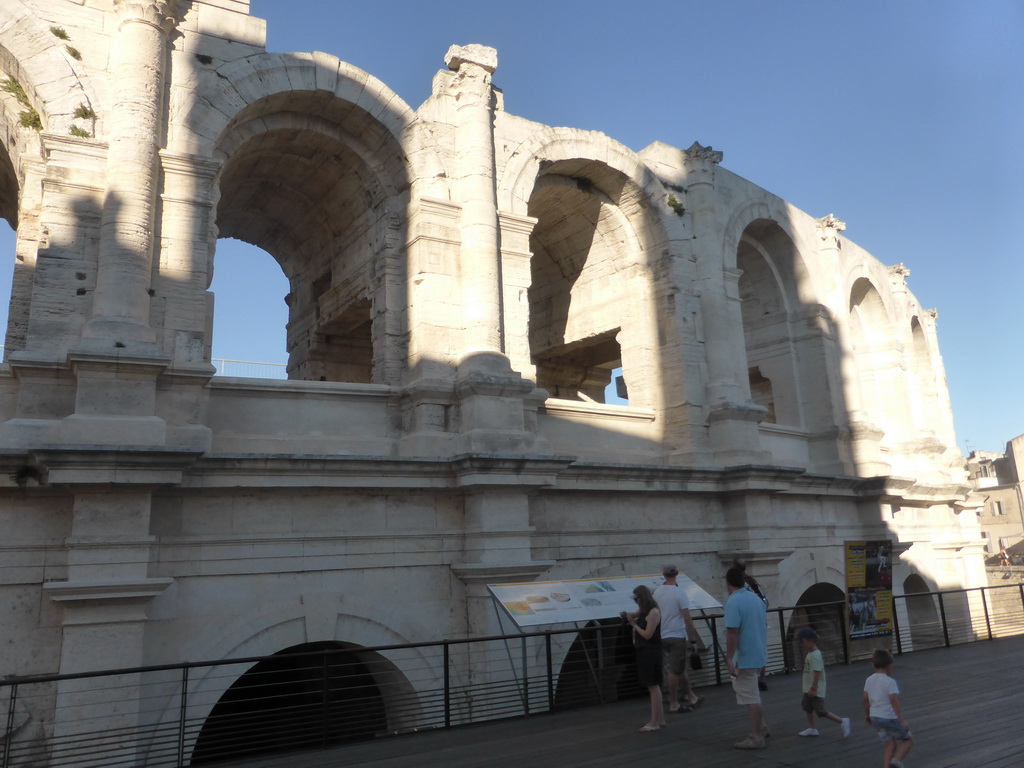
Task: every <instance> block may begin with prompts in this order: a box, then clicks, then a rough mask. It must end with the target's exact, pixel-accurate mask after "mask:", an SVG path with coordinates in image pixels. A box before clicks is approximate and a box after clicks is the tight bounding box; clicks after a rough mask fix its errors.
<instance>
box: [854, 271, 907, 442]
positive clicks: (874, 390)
mask: <svg viewBox="0 0 1024 768" xmlns="http://www.w3.org/2000/svg"><path fill="white" fill-rule="evenodd" d="M850 331H851V336H852V342H853V357H854V360H855V361H856V366H857V373H858V376H859V380H860V391H861V406H862V408H863V409H864V411H865V412H866V413H867V415H868V418H869V420H870V421H871V422H872V423H873V424H875V425H876V426H877V427H879V428H881V429H882V430H883V431H884V433H885V434H884V436H883V443H884V445H886V446H892V445H894V444H895V443H897V442H899V441H900V440H901V439H903V434H902V432H903V431H902V430H901V427H902V426H903V425H904V424H905V423H906V421H907V414H909V413H910V412H911V411H910V403H909V402H908V400H907V396H906V390H907V387H906V381H905V380H901V378H900V377H901V376H902V375H903V369H904V367H905V364H904V361H903V359H902V357H903V355H902V349H900V347H899V345H898V344H897V343H896V342H895V340H894V339H893V337H892V329H891V326H890V319H889V313H888V312H887V311H886V308H885V304H884V303H883V302H882V298H881V296H879V294H878V291H877V290H876V289H875V287H874V285H872V284H871V281H869V280H868V279H867V278H863V277H862V278H859V279H858V280H857V281H856V282H855V283H854V284H853V288H852V290H851V292H850Z"/></svg>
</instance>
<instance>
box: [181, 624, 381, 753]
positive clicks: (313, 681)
mask: <svg viewBox="0 0 1024 768" xmlns="http://www.w3.org/2000/svg"><path fill="white" fill-rule="evenodd" d="M386 728H387V712H386V707H385V703H384V695H383V693H382V691H381V688H380V687H379V685H378V682H377V679H376V678H375V676H374V674H373V671H372V670H371V664H370V660H369V659H366V658H364V654H361V653H360V652H359V651H358V650H356V649H354V648H351V647H347V646H344V645H343V644H341V643H336V642H321V643H307V644H304V645H297V646H293V647H291V648H286V649H285V650H283V651H281V652H279V653H277V654H275V655H274V656H272V657H270V658H267V659H264V660H263V661H261V662H258V663H257V664H256V665H255V666H254V667H252V668H251V669H250V670H249V671H248V672H246V673H245V674H243V675H242V676H241V677H239V678H238V680H236V681H235V683H234V684H233V685H232V686H231V687H230V688H228V690H227V691H225V692H224V695H223V696H221V698H220V700H219V701H218V702H217V704H216V705H215V706H214V708H213V710H212V711H211V712H210V715H209V716H208V717H207V718H206V721H205V722H204V723H203V727H202V730H201V731H200V732H199V736H198V738H197V739H196V744H195V748H194V749H193V752H192V763H191V764H192V765H203V764H207V763H214V762H218V761H221V760H228V759H237V758H239V757H243V756H247V755H265V754H273V753H275V752H285V751H292V750H296V749H303V748H310V747H322V746H328V745H330V744H340V743H344V742H350V741H361V740H365V739H372V738H374V736H375V734H377V733H378V732H380V731H383V730H385V729H386Z"/></svg>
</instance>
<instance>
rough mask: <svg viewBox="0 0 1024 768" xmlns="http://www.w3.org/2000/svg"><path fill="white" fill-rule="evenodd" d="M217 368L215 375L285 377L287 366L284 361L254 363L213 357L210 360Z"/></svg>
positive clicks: (252, 377) (250, 377) (244, 377)
mask: <svg viewBox="0 0 1024 768" xmlns="http://www.w3.org/2000/svg"><path fill="white" fill-rule="evenodd" d="M210 362H211V363H213V366H214V367H215V368H216V369H217V373H215V374H214V375H215V376H236V377H238V378H243V379H287V378H288V366H287V365H285V364H284V363H256V362H252V361H249V360H229V359H227V358H223V357H214V358H211V360H210Z"/></svg>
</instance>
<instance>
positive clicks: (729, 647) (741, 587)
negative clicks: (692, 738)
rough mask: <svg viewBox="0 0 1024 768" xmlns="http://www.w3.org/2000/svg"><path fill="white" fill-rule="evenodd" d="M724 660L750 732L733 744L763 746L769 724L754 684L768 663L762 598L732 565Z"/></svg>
mask: <svg viewBox="0 0 1024 768" xmlns="http://www.w3.org/2000/svg"><path fill="white" fill-rule="evenodd" d="M725 583H726V586H727V587H728V589H729V599H728V600H726V602H725V641H726V651H725V663H726V667H727V668H728V670H729V677H730V678H732V687H733V691H735V693H736V703H737V704H739V705H740V706H745V707H746V708H747V715H748V717H749V718H750V735H749V736H748V737H747V738H745V739H743V740H742V741H739V742H737V743H736V744H734V745H733V746H734V747H736V749H763V748H764V747H765V737H766V736H767V735H768V725H767V724H766V723H765V718H764V709H763V708H762V706H761V692H760V690H759V689H758V687H757V677H758V671H759V670H760V669H761V668H762V667H764V666H765V665H766V664H767V663H768V631H767V630H768V625H767V621H766V614H767V611H766V608H765V604H764V601H763V600H762V599H761V598H759V597H758V596H757V595H756V594H754V593H753V592H751V591H750V590H749V589H747V585H746V582H745V581H744V580H743V571H741V570H740V569H739V568H737V567H735V566H733V567H732V568H730V569H729V570H728V571H726V574H725Z"/></svg>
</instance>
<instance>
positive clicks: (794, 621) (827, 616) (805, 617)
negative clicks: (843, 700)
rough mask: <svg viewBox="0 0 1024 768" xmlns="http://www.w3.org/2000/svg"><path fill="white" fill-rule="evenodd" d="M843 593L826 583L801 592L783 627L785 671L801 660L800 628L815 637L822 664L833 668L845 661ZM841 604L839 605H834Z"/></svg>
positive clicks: (820, 583)
mask: <svg viewBox="0 0 1024 768" xmlns="http://www.w3.org/2000/svg"><path fill="white" fill-rule="evenodd" d="M845 600H846V593H845V592H843V590H842V589H841V588H839V587H837V586H836V585H835V584H832V583H830V582H827V581H822V582H818V583H816V584H813V585H811V586H810V587H808V588H807V589H805V590H804V591H803V594H801V595H800V597H799V598H798V599H797V601H796V603H794V607H793V612H792V614H790V618H789V625H788V626H787V627H786V647H785V649H784V652H785V654H786V656H787V658H786V668H787V669H792V668H794V667H795V664H793V663H790V662H791V661H792V662H796V661H799V660H800V659H802V658H803V655H802V654H801V652H800V642H799V640H797V637H796V636H797V633H798V632H799V631H800V630H801V629H803V628H804V627H811V628H812V629H814V630H815V631H816V632H817V633H818V649H819V650H820V651H821V653H822V656H823V657H824V659H825V663H826V664H834V663H836V662H839V661H843V660H845V655H844V652H843V648H844V642H845V637H846V621H845V608H844V605H845ZM836 603H842V604H843V605H836Z"/></svg>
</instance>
